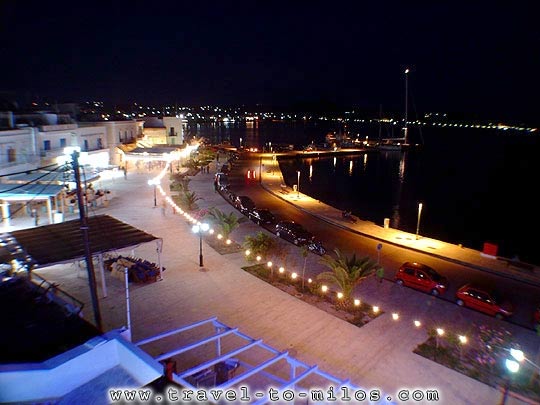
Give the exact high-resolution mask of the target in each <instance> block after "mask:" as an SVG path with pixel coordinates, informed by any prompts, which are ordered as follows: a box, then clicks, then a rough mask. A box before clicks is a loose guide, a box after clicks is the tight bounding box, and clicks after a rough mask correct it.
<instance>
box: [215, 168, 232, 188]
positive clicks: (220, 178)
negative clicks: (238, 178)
mask: <svg viewBox="0 0 540 405" xmlns="http://www.w3.org/2000/svg"><path fill="white" fill-rule="evenodd" d="M214 183H215V184H216V185H217V187H218V188H219V189H220V190H224V189H226V188H227V187H228V186H229V178H228V177H227V175H226V174H225V173H222V172H219V173H216V176H215V178H214Z"/></svg>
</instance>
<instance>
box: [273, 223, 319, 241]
mask: <svg viewBox="0 0 540 405" xmlns="http://www.w3.org/2000/svg"><path fill="white" fill-rule="evenodd" d="M275 230H276V235H277V236H278V237H280V238H283V239H286V240H288V241H289V242H292V243H294V244H295V245H305V244H307V243H308V242H309V241H311V240H313V239H314V236H313V234H311V232H308V231H307V230H306V229H304V227H303V226H302V225H300V224H298V223H296V222H294V221H280V222H278V223H277V224H276V227H275Z"/></svg>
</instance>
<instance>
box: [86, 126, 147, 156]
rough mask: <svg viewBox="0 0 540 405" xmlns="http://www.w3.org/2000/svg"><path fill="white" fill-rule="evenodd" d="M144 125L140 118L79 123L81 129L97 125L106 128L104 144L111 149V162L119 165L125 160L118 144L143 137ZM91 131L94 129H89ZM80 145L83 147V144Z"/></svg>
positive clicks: (132, 141)
mask: <svg viewBox="0 0 540 405" xmlns="http://www.w3.org/2000/svg"><path fill="white" fill-rule="evenodd" d="M143 125H144V122H143V121H138V120H127V121H96V122H81V123H80V124H79V126H80V129H88V128H96V127H99V128H103V129H104V131H105V135H104V139H105V141H104V145H106V146H105V147H106V148H107V149H108V151H109V158H110V164H112V165H119V166H122V165H123V163H124V161H123V152H122V151H121V150H120V149H119V148H118V146H120V145H122V144H123V143H134V142H135V141H136V140H137V139H138V138H140V137H142V136H143ZM89 131H93V130H91V129H89ZM83 141H84V139H83ZM79 146H81V148H82V145H79Z"/></svg>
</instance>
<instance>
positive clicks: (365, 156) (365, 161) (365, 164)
mask: <svg viewBox="0 0 540 405" xmlns="http://www.w3.org/2000/svg"><path fill="white" fill-rule="evenodd" d="M367 155H368V154H367V153H364V171H365V170H366V167H367Z"/></svg>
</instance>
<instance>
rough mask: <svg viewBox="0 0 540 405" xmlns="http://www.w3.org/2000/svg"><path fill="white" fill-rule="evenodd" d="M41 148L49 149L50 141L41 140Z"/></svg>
mask: <svg viewBox="0 0 540 405" xmlns="http://www.w3.org/2000/svg"><path fill="white" fill-rule="evenodd" d="M43 150H51V141H43Z"/></svg>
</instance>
